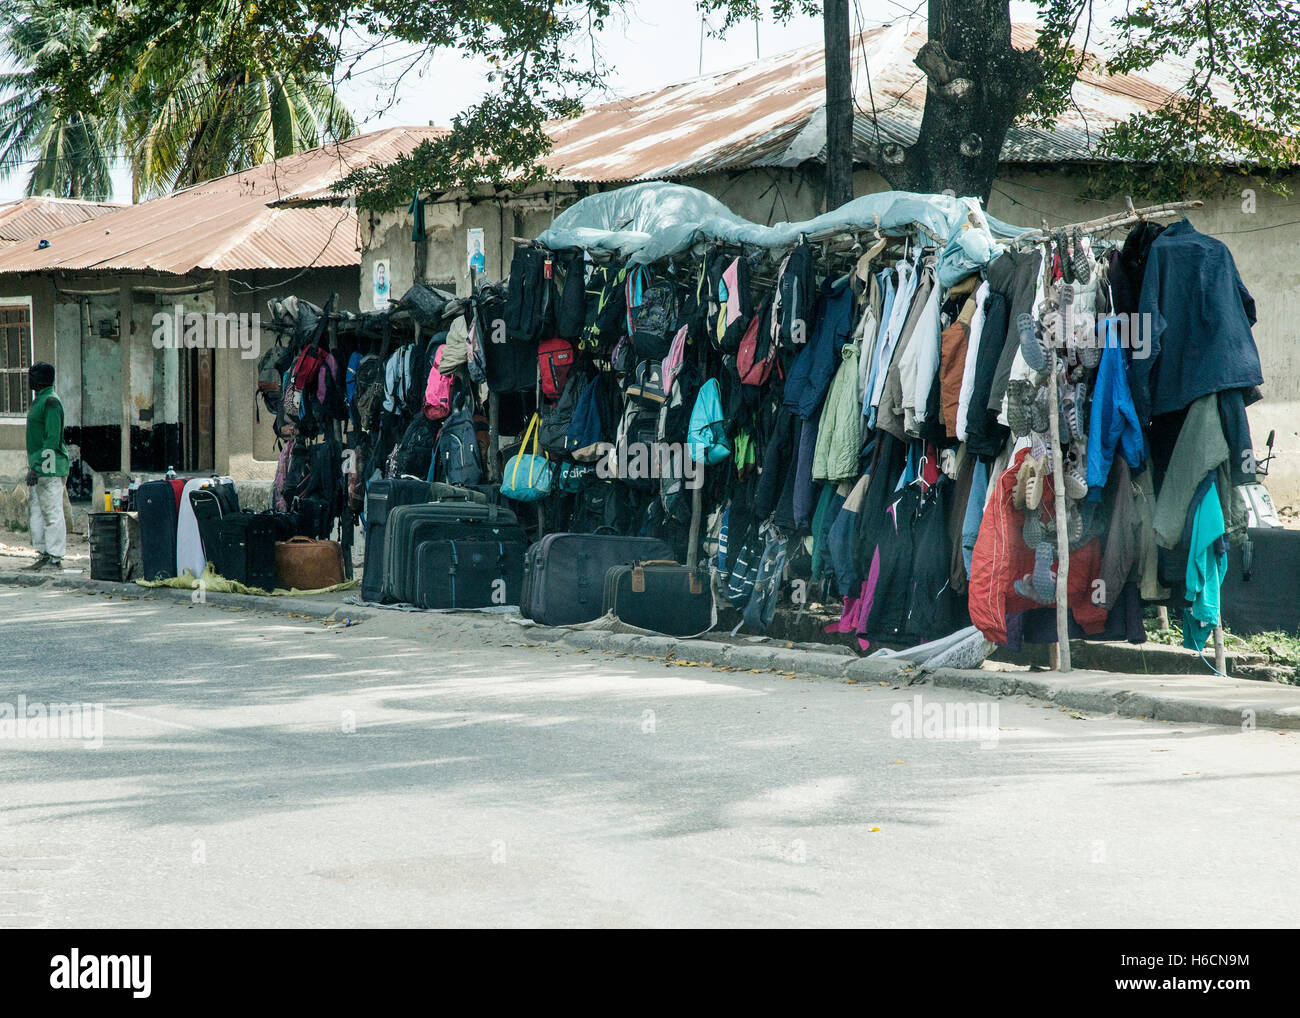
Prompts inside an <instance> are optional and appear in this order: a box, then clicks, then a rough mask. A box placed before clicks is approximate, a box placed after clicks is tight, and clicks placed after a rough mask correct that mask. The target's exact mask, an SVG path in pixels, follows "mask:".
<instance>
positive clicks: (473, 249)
mask: <svg viewBox="0 0 1300 1018" xmlns="http://www.w3.org/2000/svg"><path fill="white" fill-rule="evenodd" d="M465 251H466V254H467V255H468V256H469V271H470V272H476V273H478V274H479V275H480V276H481V275H482V274H483V271H484V270H485V269H486V268H487V258H486V257H485V256H484V254H483V228H482V227H481V226H476V227H473V228H472V229H470V230H467V231H466V232H465Z"/></svg>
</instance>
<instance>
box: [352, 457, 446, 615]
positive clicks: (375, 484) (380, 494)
mask: <svg viewBox="0 0 1300 1018" xmlns="http://www.w3.org/2000/svg"><path fill="white" fill-rule="evenodd" d="M430 498H432V494H431V492H430V488H429V483H428V482H427V481H415V480H408V479H406V478H395V479H393V480H391V481H371V482H370V483H369V484H368V485H366V549H365V556H366V564H365V570H364V571H363V572H362V574H361V598H362V600H364V601H378V600H380V599H381V598H382V597H383V595H384V534H385V532H386V530H387V526H388V515H389V513H391V512H392V511H393V509H395V508H397V507H398V506H401V505H411V504H414V503H418V502H428V501H429V499H430Z"/></svg>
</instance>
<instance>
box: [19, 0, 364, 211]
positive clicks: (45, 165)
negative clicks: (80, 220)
mask: <svg viewBox="0 0 1300 1018" xmlns="http://www.w3.org/2000/svg"><path fill="white" fill-rule="evenodd" d="M235 24H236V21H235V20H234V15H232V20H231V21H230V22H228V23H218V24H214V25H213V26H212V28H211V33H212V34H211V37H210V38H207V39H203V40H197V41H195V42H193V43H191V44H190V45H187V46H184V47H179V48H178V47H173V46H165V45H152V44H150V45H147V46H145V47H143V48H142V49H141V52H140V54H139V56H138V57H137V58H136V61H135V68H134V71H133V73H132V74H131V75H130V76H129V77H127V78H124V79H123V80H113V81H109V82H106V83H103V87H102V88H100V89H99V100H100V108H101V112H97V113H95V114H90V113H82V112H77V111H65V109H64V105H65V104H62V103H61V102H60V96H59V91H58V89H57V87H56V86H54V85H52V84H49V83H47V82H46V81H45V79H42V78H41V77H40V70H39V67H40V61H41V60H42V59H43V58H46V57H49V56H51V55H54V54H57V53H58V52H61V51H62V50H63V49H64V48H66V47H77V48H79V49H81V50H85V49H88V48H91V47H93V46H94V45H95V41H96V35H95V33H94V32H93V30H92V29H91V27H90V25H89V22H88V19H86V18H84V17H79V16H78V15H77V14H76V12H72V11H67V10H61V9H60V10H58V13H57V14H52V13H51V5H50V4H49V3H48V2H45V3H39V4H38V3H36V2H34V0H20V2H19V3H18V4H17V5H16V6H15V8H13V9H12V11H11V13H10V14H8V15H7V16H5V18H4V21H3V24H2V25H0V47H3V50H4V54H5V56H7V57H8V60H9V62H10V63H11V64H14V65H16V68H17V69H15V70H12V71H8V72H5V73H2V74H0V176H5V175H8V174H9V173H12V172H14V171H15V170H16V169H17V168H18V167H19V166H21V165H26V164H27V163H28V162H31V163H32V165H33V167H34V169H33V171H32V174H31V176H30V177H29V179H28V185H27V192H28V194H40V193H47V192H48V193H54V194H58V195H61V196H67V197H81V198H91V199H102V198H106V197H108V195H109V193H110V192H111V190H112V185H111V181H110V179H109V168H110V166H111V164H112V161H113V157H114V156H117V155H121V156H122V157H124V158H125V159H126V161H127V163H128V165H129V166H130V168H131V176H132V200H135V201H139V200H141V199H143V198H147V197H154V196H156V195H159V194H166V193H167V192H168V191H171V190H173V189H175V188H178V187H186V186H188V185H191V184H194V183H197V182H199V181H201V180H208V179H210V178H212V177H218V176H221V175H223V174H226V173H232V172H234V171H237V170H241V169H245V168H247V167H249V166H254V165H257V164H259V163H263V162H266V161H268V160H270V159H278V158H280V157H282V156H286V155H289V154H290V153H292V152H299V151H302V150H303V149H307V148H314V147H315V146H317V145H322V144H325V143H326V142H328V141H331V140H334V139H342V138H346V137H348V136H350V135H351V134H353V133H355V130H356V124H355V122H354V121H353V119H352V115H351V114H350V113H349V112H348V110H347V108H346V107H345V106H344V105H343V103H342V101H341V100H340V99H339V98H338V95H337V94H336V93H335V91H334V88H333V86H332V84H331V83H330V82H329V81H328V80H327V79H326V78H325V77H324V76H323V75H321V74H320V73H317V72H313V71H310V70H304V69H301V68H297V67H282V66H277V59H276V58H275V57H273V56H268V57H247V58H245V59H246V61H247V63H248V64H250V66H240V67H234V68H219V67H214V66H212V65H211V64H210V63H209V61H208V59H207V58H206V57H204V56H195V55H194V54H206V53H216V52H228V51H230V50H231V49H232V48H230V47H225V46H222V45H221V43H222V41H223V37H228V36H229V33H230V32H231V31H233V26H234V25H235ZM233 49H235V50H237V51H239V52H243V53H249V52H257V51H258V47H253V46H244V47H234V48H233ZM265 50H266V51H267V52H268V53H277V52H281V51H280V50H278V49H277V48H276V47H270V46H268V47H265ZM280 59H281V60H283V59H284V58H280Z"/></svg>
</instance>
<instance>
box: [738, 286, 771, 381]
mask: <svg viewBox="0 0 1300 1018" xmlns="http://www.w3.org/2000/svg"><path fill="white" fill-rule="evenodd" d="M776 350H777V345H776V343H775V342H774V341H773V340H772V297H771V295H768V296H767V297H765V298H764V299H763V303H762V304H761V305H759V309H758V313H757V314H755V315H754V316H753V317H752V318H750V320H749V324H748V325H746V326H745V333H744V335H743V336H741V338H740V347H739V348H738V349H737V350H736V372H737V373H738V374H739V375H740V382H741V384H742V385H764V384H765V383H766V382H767V380H768V378H769V377H770V376H771V374H772V362H773V361H775V360H776Z"/></svg>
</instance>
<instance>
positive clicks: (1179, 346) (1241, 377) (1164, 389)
mask: <svg viewBox="0 0 1300 1018" xmlns="http://www.w3.org/2000/svg"><path fill="white" fill-rule="evenodd" d="M1138 310H1139V312H1141V313H1142V314H1143V315H1149V316H1150V318H1149V319H1147V320H1148V321H1149V322H1150V325H1151V333H1152V336H1151V349H1150V351H1149V356H1147V357H1145V358H1143V357H1138V356H1136V354H1137V351H1136V350H1135V351H1134V353H1135V356H1134V358H1133V362H1132V368H1131V370H1130V374H1129V381H1130V382H1131V383H1132V387H1133V402H1134V404H1135V406H1136V407H1137V412H1138V419H1139V420H1140V421H1142V422H1143V423H1144V424H1145V423H1146V422H1147V421H1148V420H1150V419H1151V418H1152V417H1154V416H1157V415H1159V414H1167V413H1172V412H1173V411H1175V410H1182V409H1183V408H1184V407H1186V406H1188V405H1189V404H1191V403H1192V402H1193V401H1194V400H1197V399H1199V398H1200V397H1202V396H1205V395H1208V394H1209V393H1211V392H1221V391H1222V390H1224V389H1249V388H1250V387H1251V386H1253V385H1260V384H1261V383H1262V382H1263V381H1264V375H1263V372H1262V370H1261V368H1260V363H1259V350H1258V349H1256V347H1255V338H1254V336H1252V335H1251V332H1250V327H1251V326H1252V325H1254V324H1255V301H1254V299H1253V298H1252V297H1251V295H1250V292H1249V291H1248V290H1247V289H1246V286H1245V284H1244V283H1242V281H1241V276H1240V275H1239V274H1238V272H1237V265H1236V263H1235V262H1234V261H1233V260H1232V253H1231V252H1230V251H1229V250H1228V248H1227V246H1226V245H1225V244H1224V243H1223V242H1222V241H1219V240H1215V239H1214V238H1213V237H1207V236H1206V235H1205V234H1203V233H1199V232H1197V230H1196V229H1195V227H1193V226H1192V224H1191V223H1189V222H1188V221H1187V220H1186V219H1183V220H1181V221H1179V222H1177V223H1174V224H1173V225H1172V226H1170V227H1169V228H1168V229H1166V230H1165V231H1164V232H1163V233H1161V234H1160V236H1159V237H1157V238H1156V239H1155V241H1154V242H1153V243H1152V244H1151V252H1150V254H1149V255H1148V256H1147V266H1146V272H1145V274H1144V275H1143V277H1142V296H1141V299H1140V300H1139V302H1138Z"/></svg>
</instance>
